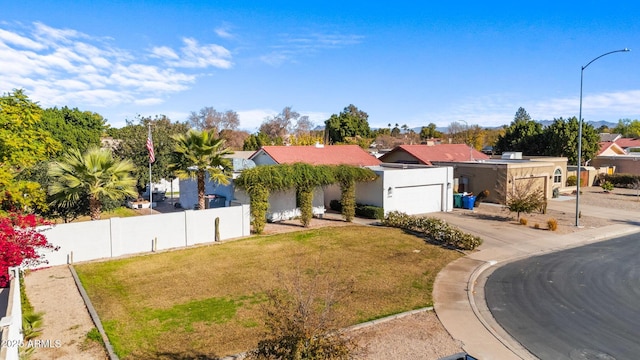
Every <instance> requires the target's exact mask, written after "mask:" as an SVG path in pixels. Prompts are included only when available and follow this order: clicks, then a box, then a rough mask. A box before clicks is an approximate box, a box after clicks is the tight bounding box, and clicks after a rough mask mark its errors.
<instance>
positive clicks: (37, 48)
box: [0, 23, 232, 111]
mask: <svg viewBox="0 0 640 360" xmlns="http://www.w3.org/2000/svg"><path fill="white" fill-rule="evenodd" d="M183 42H184V46H183V47H182V48H181V49H180V50H178V51H175V50H173V49H171V48H170V47H167V46H158V47H154V48H153V49H152V50H151V51H150V53H151V54H150V55H151V56H149V54H132V53H130V52H129V51H127V50H124V49H120V48H117V47H114V46H113V45H112V41H111V40H110V39H108V38H96V37H92V36H89V35H87V34H84V33H81V32H79V31H76V30H73V29H57V28H53V27H50V26H47V25H45V24H42V23H33V24H32V27H30V28H26V29H25V28H23V27H20V28H19V29H18V28H17V27H16V28H11V25H10V24H7V23H1V24H0V84H2V86H3V87H5V88H3V89H0V91H1V92H6V91H10V90H11V89H13V88H24V89H25V90H26V91H27V94H28V95H29V96H30V97H31V98H32V99H33V100H34V101H38V102H39V103H40V104H41V105H42V106H45V107H48V106H64V105H68V106H79V107H83V106H91V107H100V108H109V109H111V108H113V107H116V106H120V105H137V106H151V105H153V106H155V105H159V104H161V103H163V102H164V101H165V100H166V98H167V96H169V95H170V94H174V93H177V92H181V91H185V90H187V89H189V88H190V87H191V85H192V84H193V83H194V82H195V81H196V80H197V78H198V77H199V76H203V75H205V74H198V73H193V72H186V71H181V70H179V68H199V69H202V68H208V67H218V68H223V69H227V68H230V67H231V65H232V62H231V58H232V56H231V52H230V51H228V50H227V49H225V48H224V47H222V46H219V45H215V44H206V45H200V44H198V42H197V40H195V39H191V38H185V39H183ZM158 58H161V59H162V61H163V62H164V63H165V64H160V63H158V61H157V59H158ZM96 111H99V110H96Z"/></svg>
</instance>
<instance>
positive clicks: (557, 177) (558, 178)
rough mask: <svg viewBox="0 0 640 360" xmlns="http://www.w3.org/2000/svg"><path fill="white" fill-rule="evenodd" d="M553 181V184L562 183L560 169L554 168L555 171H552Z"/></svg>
mask: <svg viewBox="0 0 640 360" xmlns="http://www.w3.org/2000/svg"><path fill="white" fill-rule="evenodd" d="M553 183H554V184H560V183H562V170H560V169H556V171H555V172H554V173H553Z"/></svg>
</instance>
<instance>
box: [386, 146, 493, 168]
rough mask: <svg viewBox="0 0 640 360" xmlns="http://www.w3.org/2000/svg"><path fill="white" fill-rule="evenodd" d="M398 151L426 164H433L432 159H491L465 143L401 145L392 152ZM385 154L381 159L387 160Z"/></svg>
mask: <svg viewBox="0 0 640 360" xmlns="http://www.w3.org/2000/svg"><path fill="white" fill-rule="evenodd" d="M396 151H404V152H407V153H409V154H410V155H412V156H413V157H415V158H416V159H418V161H420V162H421V163H423V164H425V165H431V162H432V161H472V160H489V159H490V157H489V156H488V155H486V154H483V153H481V152H480V151H478V150H476V149H470V148H469V146H468V145H465V144H440V145H400V146H397V147H395V148H394V149H393V150H391V152H389V153H388V154H391V153H393V152H396ZM388 154H385V155H383V156H381V157H380V160H382V161H383V162H384V161H385V157H386V156H387V155H388Z"/></svg>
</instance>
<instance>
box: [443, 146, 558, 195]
mask: <svg viewBox="0 0 640 360" xmlns="http://www.w3.org/2000/svg"><path fill="white" fill-rule="evenodd" d="M434 163H435V164H436V165H438V166H451V167H453V176H454V179H453V189H454V190H455V191H457V192H470V193H473V194H476V195H477V194H479V193H480V192H482V191H484V190H488V191H489V196H488V197H487V199H486V200H485V201H487V202H493V203H499V204H504V203H505V202H506V197H507V194H508V193H509V192H512V191H514V190H515V189H517V188H518V187H526V188H538V189H540V190H541V191H542V192H543V194H544V196H545V198H547V199H550V198H552V197H553V190H554V189H556V188H558V189H561V188H564V186H565V185H564V184H565V183H566V174H567V158H551V157H549V158H543V157H540V158H528V159H490V160H482V161H477V162H470V161H469V162H445V161H438V162H434Z"/></svg>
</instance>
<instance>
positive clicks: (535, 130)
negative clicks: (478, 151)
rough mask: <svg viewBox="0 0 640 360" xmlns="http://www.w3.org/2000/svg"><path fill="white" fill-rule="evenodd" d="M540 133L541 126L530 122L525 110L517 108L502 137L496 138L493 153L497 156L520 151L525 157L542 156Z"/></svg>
mask: <svg viewBox="0 0 640 360" xmlns="http://www.w3.org/2000/svg"><path fill="white" fill-rule="evenodd" d="M542 132H543V129H542V124H540V123H539V122H536V121H534V120H531V117H530V116H529V114H528V113H527V112H526V111H525V109H524V108H519V109H518V111H517V112H516V115H515V117H514V119H513V121H512V122H511V125H510V126H509V127H508V128H507V129H506V131H505V133H504V135H502V136H499V137H498V140H497V141H496V144H495V146H494V151H495V152H496V153H497V154H501V153H503V152H505V151H521V152H522V153H524V154H525V155H543V154H544V151H545V148H544V146H542V143H543V142H542V139H541V137H542Z"/></svg>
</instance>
